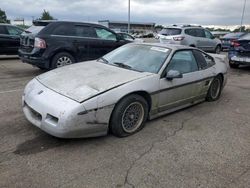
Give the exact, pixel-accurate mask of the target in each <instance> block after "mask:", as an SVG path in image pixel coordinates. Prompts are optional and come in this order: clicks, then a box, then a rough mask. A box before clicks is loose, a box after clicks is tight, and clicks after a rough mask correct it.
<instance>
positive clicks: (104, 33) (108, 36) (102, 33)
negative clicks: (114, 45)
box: [95, 28, 117, 41]
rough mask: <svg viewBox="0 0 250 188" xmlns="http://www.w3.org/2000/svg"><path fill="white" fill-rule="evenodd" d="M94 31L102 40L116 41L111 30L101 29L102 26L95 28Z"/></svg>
mask: <svg viewBox="0 0 250 188" xmlns="http://www.w3.org/2000/svg"><path fill="white" fill-rule="evenodd" d="M95 31H96V35H97V37H98V38H100V39H104V40H113V41H116V40H117V39H116V35H115V34H113V33H112V32H110V31H108V30H106V29H103V28H95Z"/></svg>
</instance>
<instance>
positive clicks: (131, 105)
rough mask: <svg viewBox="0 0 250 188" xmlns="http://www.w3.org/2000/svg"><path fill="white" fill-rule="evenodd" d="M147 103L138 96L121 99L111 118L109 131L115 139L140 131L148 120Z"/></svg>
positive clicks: (133, 95)
mask: <svg viewBox="0 0 250 188" xmlns="http://www.w3.org/2000/svg"><path fill="white" fill-rule="evenodd" d="M148 109H149V107H148V103H147V101H146V100H145V99H144V98H143V97H142V96H140V95H137V94H132V95H129V96H127V97H125V98H123V99H122V100H121V101H120V102H119V103H118V104H117V105H116V106H115V109H114V111H113V113H112V116H111V121H110V131H111V132H112V133H113V135H115V136H117V137H126V136H129V135H132V134H135V133H136V132H138V131H140V130H141V129H142V128H143V127H144V125H145V122H146V120H147V118H148Z"/></svg>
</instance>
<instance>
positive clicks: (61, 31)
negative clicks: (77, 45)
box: [53, 24, 73, 36]
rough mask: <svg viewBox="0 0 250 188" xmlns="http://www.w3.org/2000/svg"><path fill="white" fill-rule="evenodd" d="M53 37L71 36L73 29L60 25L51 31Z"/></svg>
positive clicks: (66, 25)
mask: <svg viewBox="0 0 250 188" xmlns="http://www.w3.org/2000/svg"><path fill="white" fill-rule="evenodd" d="M53 35H61V36H72V35H73V27H71V25H68V24H60V25H58V26H57V27H55V29H54V30H53Z"/></svg>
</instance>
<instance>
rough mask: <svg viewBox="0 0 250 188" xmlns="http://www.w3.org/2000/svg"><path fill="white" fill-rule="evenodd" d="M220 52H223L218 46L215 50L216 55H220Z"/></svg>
mask: <svg viewBox="0 0 250 188" xmlns="http://www.w3.org/2000/svg"><path fill="white" fill-rule="evenodd" d="M220 52H221V47H220V46H217V47H216V48H215V53H216V54H220Z"/></svg>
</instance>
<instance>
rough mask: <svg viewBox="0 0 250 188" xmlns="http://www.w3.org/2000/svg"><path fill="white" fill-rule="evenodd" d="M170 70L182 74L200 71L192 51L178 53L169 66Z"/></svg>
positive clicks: (168, 69)
mask: <svg viewBox="0 0 250 188" xmlns="http://www.w3.org/2000/svg"><path fill="white" fill-rule="evenodd" d="M170 70H176V71H179V72H180V73H182V74H185V73H190V72H194V71H198V70H199V68H198V65H197V62H196V60H195V57H194V55H193V52H192V51H191V50H181V51H177V52H176V53H175V54H174V55H173V57H172V59H171V61H170V62H169V64H168V66H167V72H168V71H170Z"/></svg>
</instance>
